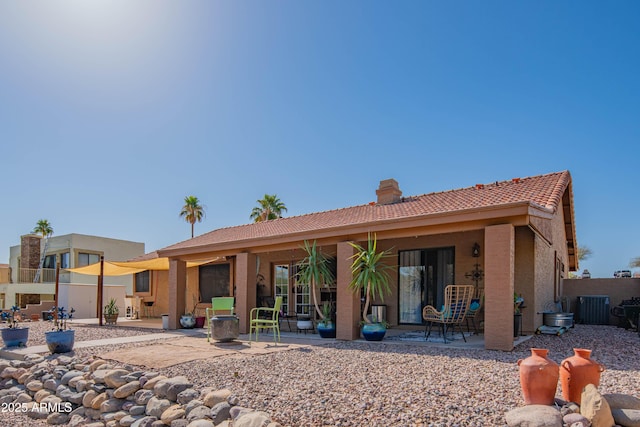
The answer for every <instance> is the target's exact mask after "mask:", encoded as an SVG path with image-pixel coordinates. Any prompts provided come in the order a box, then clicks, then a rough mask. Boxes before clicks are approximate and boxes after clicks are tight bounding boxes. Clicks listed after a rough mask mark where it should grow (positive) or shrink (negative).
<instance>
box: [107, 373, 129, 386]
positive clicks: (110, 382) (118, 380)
mask: <svg viewBox="0 0 640 427" xmlns="http://www.w3.org/2000/svg"><path fill="white" fill-rule="evenodd" d="M128 374H129V371H127V370H126V369H111V370H109V371H107V373H106V374H105V376H104V383H105V384H106V386H107V387H109V388H118V387H122V386H123V385H125V384H126V383H127V380H125V379H124V377H126V376H127V375H128Z"/></svg>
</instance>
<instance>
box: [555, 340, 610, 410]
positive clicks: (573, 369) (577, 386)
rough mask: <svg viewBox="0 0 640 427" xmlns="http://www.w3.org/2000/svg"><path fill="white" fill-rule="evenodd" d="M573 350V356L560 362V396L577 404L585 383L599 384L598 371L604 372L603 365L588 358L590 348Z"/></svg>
mask: <svg viewBox="0 0 640 427" xmlns="http://www.w3.org/2000/svg"><path fill="white" fill-rule="evenodd" d="M573 351H574V353H575V354H574V355H573V356H571V357H567V358H566V359H564V360H563V361H562V363H560V382H561V384H562V398H563V399H564V400H567V401H569V402H575V403H577V404H578V405H579V404H580V400H581V397H582V390H583V389H584V387H585V386H586V385H587V384H593V385H594V386H596V387H598V385H600V373H602V372H604V366H603V365H601V364H599V363H598V362H595V361H593V360H591V359H590V356H591V350H587V349H585V348H574V349H573Z"/></svg>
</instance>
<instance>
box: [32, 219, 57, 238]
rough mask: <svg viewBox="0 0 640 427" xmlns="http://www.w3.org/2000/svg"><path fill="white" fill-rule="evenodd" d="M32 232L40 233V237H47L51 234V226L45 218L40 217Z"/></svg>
mask: <svg viewBox="0 0 640 427" xmlns="http://www.w3.org/2000/svg"><path fill="white" fill-rule="evenodd" d="M33 233H38V234H41V235H42V238H43V239H44V238H47V237H49V236H51V235H52V234H53V227H51V224H49V221H48V220H46V219H40V220H38V222H37V223H36V226H35V227H34V228H33Z"/></svg>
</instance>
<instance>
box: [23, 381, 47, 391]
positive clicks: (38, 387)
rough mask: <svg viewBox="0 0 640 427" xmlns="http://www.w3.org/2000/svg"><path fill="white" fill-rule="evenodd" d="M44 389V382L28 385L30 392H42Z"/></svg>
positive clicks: (32, 382) (29, 383) (31, 382)
mask: <svg viewBox="0 0 640 427" xmlns="http://www.w3.org/2000/svg"><path fill="white" fill-rule="evenodd" d="M42 388H43V386H42V381H38V380H33V381H29V382H28V383H27V390H29V391H33V392H36V391H39V390H42Z"/></svg>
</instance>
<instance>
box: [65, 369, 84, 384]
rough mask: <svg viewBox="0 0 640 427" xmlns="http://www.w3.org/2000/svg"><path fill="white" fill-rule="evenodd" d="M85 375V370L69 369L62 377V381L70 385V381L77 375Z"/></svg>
mask: <svg viewBox="0 0 640 427" xmlns="http://www.w3.org/2000/svg"><path fill="white" fill-rule="evenodd" d="M83 375H84V373H83V372H80V371H69V372H67V373H66V374H64V375H63V376H62V378H60V383H62V384H64V385H68V384H69V381H71V379H73V378H75V377H82V376H83Z"/></svg>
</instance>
